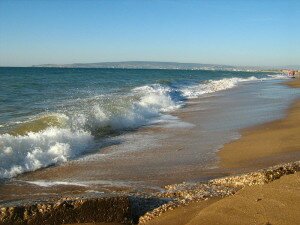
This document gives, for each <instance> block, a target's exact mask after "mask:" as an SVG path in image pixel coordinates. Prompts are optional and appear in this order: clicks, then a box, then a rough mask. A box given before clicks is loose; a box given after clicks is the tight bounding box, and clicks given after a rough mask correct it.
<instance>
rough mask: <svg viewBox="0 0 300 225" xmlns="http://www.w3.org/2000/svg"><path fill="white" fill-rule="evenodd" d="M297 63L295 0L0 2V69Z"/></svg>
mask: <svg viewBox="0 0 300 225" xmlns="http://www.w3.org/2000/svg"><path fill="white" fill-rule="evenodd" d="M128 60H139V61H140V60H141V61H142V60H151V61H177V62H198V63H216V64H231V65H259V66H261V65H271V66H273V65H276V66H278V65H279V66H280V65H295V64H298V65H299V64H300V1H298V0H294V1H293V0H281V1H279V0H277V1H276V0H270V1H268V0H259V1H255V0H248V1H246V0H223V1H221V0H219V1H217V0H212V1H208V0H207V1H201V0H199V1H189V0H182V1H179V0H177V1H175V0H172V1H171V0H170V1H167V0H160V1H158V0H144V1H143V0H139V1H129V0H128V1H125V0H119V1H118V0H107V1H96V0H93V1H92V0H91V1H89V0H81V1H79V0H68V1H62V0H52V1H46V0H40V1H29V0H23V1H21V0H20V1H14V0H0V66H30V65H33V64H44V63H62V64H63V63H76V62H83V63H88V62H105V61H128Z"/></svg>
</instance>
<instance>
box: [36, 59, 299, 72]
mask: <svg viewBox="0 0 300 225" xmlns="http://www.w3.org/2000/svg"><path fill="white" fill-rule="evenodd" d="M32 67H46V68H47V67H49V68H108V69H172V70H224V71H249V72H252V71H262V72H268V71H270V72H278V71H280V69H282V68H294V66H292V67H291V66H285V67H280V68H279V67H278V68H277V67H276V68H272V67H259V66H231V65H220V64H203V63H179V62H156V61H124V62H100V63H72V64H40V65H33V66H32ZM296 67H297V66H296ZM299 67H300V66H299Z"/></svg>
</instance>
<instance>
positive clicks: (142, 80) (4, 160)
mask: <svg viewBox="0 0 300 225" xmlns="http://www.w3.org/2000/svg"><path fill="white" fill-rule="evenodd" d="M282 78H284V76H282V75H280V74H275V73H273V74H270V73H264V72H241V71H201V70H143V69H90V68H89V69H84V68H4V67H3V68H0V178H10V177H13V176H16V175H18V174H20V173H23V172H27V171H33V170H36V169H39V168H42V167H46V166H48V165H51V164H56V163H62V162H66V161H68V160H70V159H72V158H75V157H77V156H80V155H83V154H86V153H89V152H91V151H93V150H95V149H96V148H97V146H98V145H99V143H101V140H103V139H104V138H106V137H108V136H112V135H118V134H119V133H121V132H126V131H131V130H134V129H136V128H139V127H141V126H147V125H151V124H153V123H157V122H166V123H167V122H168V120H169V119H170V121H171V120H172V116H171V115H170V114H169V113H170V112H172V111H176V109H178V108H181V107H185V104H186V102H187V101H188V100H189V99H193V98H199V97H201V96H205V95H208V94H212V93H215V92H220V91H223V90H227V89H231V88H234V87H236V86H238V85H239V84H240V83H247V82H251V83H252V82H264V81H268V80H272V79H282Z"/></svg>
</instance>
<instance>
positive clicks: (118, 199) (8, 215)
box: [0, 80, 300, 225]
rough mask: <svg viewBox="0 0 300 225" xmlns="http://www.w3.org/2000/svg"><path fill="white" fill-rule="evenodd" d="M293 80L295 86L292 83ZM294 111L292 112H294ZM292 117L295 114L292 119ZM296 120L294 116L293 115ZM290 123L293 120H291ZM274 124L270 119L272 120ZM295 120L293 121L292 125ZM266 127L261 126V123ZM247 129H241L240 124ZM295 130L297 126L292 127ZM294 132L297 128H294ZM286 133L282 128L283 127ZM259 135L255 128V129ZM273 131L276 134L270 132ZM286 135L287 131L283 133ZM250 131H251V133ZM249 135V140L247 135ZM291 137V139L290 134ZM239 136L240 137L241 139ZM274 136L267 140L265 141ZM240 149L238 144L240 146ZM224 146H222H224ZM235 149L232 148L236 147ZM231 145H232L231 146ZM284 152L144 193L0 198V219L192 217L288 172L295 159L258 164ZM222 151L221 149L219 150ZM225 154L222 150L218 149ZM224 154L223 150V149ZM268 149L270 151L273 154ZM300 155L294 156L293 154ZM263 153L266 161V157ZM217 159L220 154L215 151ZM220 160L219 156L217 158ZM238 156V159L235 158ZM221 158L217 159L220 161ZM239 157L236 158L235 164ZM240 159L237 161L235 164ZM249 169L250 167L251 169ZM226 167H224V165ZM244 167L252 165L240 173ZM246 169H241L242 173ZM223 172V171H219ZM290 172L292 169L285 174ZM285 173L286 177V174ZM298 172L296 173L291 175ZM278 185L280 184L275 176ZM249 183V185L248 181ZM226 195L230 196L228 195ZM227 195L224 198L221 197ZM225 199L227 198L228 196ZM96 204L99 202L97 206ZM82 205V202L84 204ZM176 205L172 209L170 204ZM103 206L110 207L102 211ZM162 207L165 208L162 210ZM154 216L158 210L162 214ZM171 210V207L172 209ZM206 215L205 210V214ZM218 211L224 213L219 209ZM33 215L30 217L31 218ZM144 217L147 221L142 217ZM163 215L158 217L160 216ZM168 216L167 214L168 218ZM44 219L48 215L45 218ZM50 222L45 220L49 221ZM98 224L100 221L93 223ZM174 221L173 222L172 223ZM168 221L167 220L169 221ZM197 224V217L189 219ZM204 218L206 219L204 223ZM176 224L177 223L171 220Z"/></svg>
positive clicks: (85, 220) (158, 221) (295, 165)
mask: <svg viewBox="0 0 300 225" xmlns="http://www.w3.org/2000/svg"><path fill="white" fill-rule="evenodd" d="M287 83H288V85H291V87H293V86H294V87H298V86H297V85H299V84H300V80H293V81H292V82H287ZM295 85H296V86H295ZM295 104H296V107H295V106H293V107H292V108H290V109H289V110H288V113H287V116H286V117H285V118H283V119H280V120H275V121H273V122H269V123H266V124H263V125H259V126H256V127H254V128H249V130H251V132H253V135H255V134H256V133H259V132H256V131H255V129H263V130H267V131H269V130H271V131H272V130H274V127H273V126H275V128H276V126H277V128H278V124H277V125H276V123H278V122H279V123H283V122H284V121H286V120H289V118H290V116H291V115H290V114H295V118H296V122H297V118H299V116H300V115H299V113H300V107H299V106H298V104H299V105H300V100H299V99H297V100H296V103H294V105H295ZM294 111H295V112H296V113H294ZM293 121H295V119H294V120H293ZM298 121H299V120H298ZM291 123H293V122H291ZM274 124H275V125H274ZM289 126H290V124H285V126H281V125H280V126H279V128H282V127H283V128H285V129H286V128H287V127H289ZM297 126H298V129H299V127H300V126H299V125H296V128H297ZM266 127H267V128H266ZM245 130H247V129H245ZM298 133H299V132H298ZM296 134H297V133H296ZM287 135H288V132H287ZM259 136H261V134H260V135H259ZM275 136H276V135H275ZM288 136H289V135H288ZM244 137H245V134H243V135H242V137H241V138H240V139H238V140H237V141H233V142H230V143H228V144H226V145H225V147H224V148H223V149H221V151H220V152H222V151H224V152H227V151H226V148H229V146H231V145H232V144H236V143H238V142H241V140H243V139H244ZM251 137H252V136H251ZM252 141H253V140H252ZM294 141H295V140H294ZM242 142H243V141H242ZM298 142H299V141H297V139H296V142H295V143H296V144H297V145H296V148H298V144H299V143H298ZM273 143H274V142H273V141H272V142H271V144H273ZM239 148H240V149H243V147H240V146H239ZM224 149H225V150H224ZM236 149H238V148H236ZM236 149H235V151H236ZM286 152H291V153H295V152H297V149H294V148H293V149H289V148H288V150H286V151H279V153H280V154H279V155H276V154H277V153H278V152H276V151H270V152H268V154H267V155H264V156H263V157H259V154H258V153H257V151H256V152H255V153H254V154H256V156H255V157H256V158H255V157H254V159H253V160H255V159H258V158H262V160H261V162H260V164H256V165H254V166H252V167H249V166H248V168H247V171H245V172H243V170H241V169H240V170H237V172H236V173H238V174H242V175H238V176H234V175H235V173H231V172H228V171H233V170H235V169H237V168H238V166H240V167H242V166H243V165H244V166H247V165H246V164H243V163H245V162H244V161H245V160H240V159H238V160H240V161H238V160H237V165H238V166H237V167H234V166H232V167H230V165H229V166H227V167H226V166H223V165H222V164H221V165H222V169H223V170H224V171H226V172H227V174H230V175H231V176H229V177H222V178H217V179H213V180H209V181H208V182H204V183H203V182H196V183H185V182H183V183H178V184H173V185H167V186H165V187H163V188H162V190H161V191H159V192H156V193H153V194H149V193H148V194H145V193H118V192H114V193H112V194H111V195H110V194H96V193H94V194H93V195H92V194H85V195H82V194H78V195H74V194H71V195H68V194H66V195H63V196H62V198H53V199H52V200H51V201H50V202H49V199H48V200H45V201H41V202H31V203H27V204H25V203H24V202H22V201H20V202H18V201H16V202H14V203H12V202H11V203H10V204H5V203H3V204H2V206H1V211H0V224H11V223H10V222H12V219H18V221H19V222H20V223H19V224H22V221H23V222H24V221H25V220H26V221H27V222H28V221H31V222H32V223H31V224H39V223H40V222H41V221H43V222H45V220H44V219H45V218H52V222H53V221H56V222H57V224H59V221H60V220H59V218H58V217H61V216H62V215H64V216H63V217H64V222H68V223H70V224H72V223H78V222H81V223H91V222H114V224H115V223H117V224H118V223H119V224H121V223H127V224H132V222H133V223H134V224H136V223H137V222H139V223H140V224H144V223H146V224H148V223H149V225H152V224H153V225H154V224H157V225H160V224H163V225H165V224H167V223H165V222H166V221H164V218H166V217H167V218H168V216H169V215H170V214H171V215H172V213H173V212H175V211H176V213H175V215H176V217H178V216H179V217H185V218H190V219H191V221H192V219H193V218H194V217H195V216H196V214H198V212H202V211H205V210H206V208H207V207H213V205H215V204H217V205H219V204H221V205H222V201H223V200H226V199H228V198H227V197H228V196H232V195H233V196H235V193H240V190H243V189H244V188H245V187H246V186H254V185H255V186H256V185H258V186H261V187H264V186H265V185H263V184H267V183H270V182H271V181H273V180H277V179H279V178H280V177H281V176H283V175H288V174H293V173H295V172H296V171H299V170H300V162H299V161H298V162H295V163H287V164H279V165H278V166H273V167H271V168H269V169H262V170H258V169H261V168H266V167H268V163H271V165H274V164H277V163H275V162H276V161H272V162H270V159H272V160H273V159H276V157H277V159H278V156H279V157H282V156H284V155H286ZM222 154H223V153H222ZM224 154H225V153H224ZM226 154H227V153H226ZM274 155H275V156H276V157H274ZM294 156H295V155H294V154H292V155H288V156H287V157H286V158H285V159H284V160H283V162H291V161H294V160H295V157H294ZM299 158H300V157H298V160H299ZM267 159H269V161H268V160H267ZM221 160H222V157H221ZM223 162H224V158H223ZM241 162H243V163H241ZM221 163H222V162H221ZM239 163H240V164H239ZM241 165H242V166H241ZM250 168H251V169H252V170H251V169H250ZM227 170H228V171H227ZM249 170H250V171H257V172H251V173H246V172H249ZM245 173H246V174H245ZM224 174H226V173H224ZM291 176H293V175H291ZM291 176H287V177H291ZM297 176H298V175H297ZM287 179H288V180H290V181H289V182H290V183H291V184H293V181H295V179H296V178H287ZM279 183H280V184H278V185H279V187H281V186H282V185H283V184H282V182H279ZM250 188H252V187H250ZM229 198H230V197H229ZM226 201H227V200H226ZM230 201H231V200H230ZM99 204H100V206H99ZM86 207H87V208H86ZM175 209H176V210H175ZM76 210H77V211H78V212H79V213H78V212H77V213H78V215H76V214H74V212H76ZM93 210H96V211H97V212H98V214H100V215H102V214H103V216H98V217H95V215H93V213H89V211H93ZM107 212H110V213H109V214H107ZM164 212H166V213H164ZM162 214H163V216H162V217H160V215H162ZM173 214H174V213H173ZM206 215H208V214H206ZM223 216H224V215H223ZM34 221H36V222H34ZM148 221H149V222H148ZM163 221H164V222H163ZM170 221H171V220H170ZM47 222H48V221H47ZM181 222H182V223H179V222H178V225H179V224H180V225H181V224H185V223H184V222H186V221H181ZM49 223H50V224H51V222H49ZM45 224H47V223H45ZM99 224H101V223H99ZM173 224H174V223H173ZM173 224H172V225H173ZM195 224H197V223H195ZM207 224H209V223H207ZM174 225H177V224H174Z"/></svg>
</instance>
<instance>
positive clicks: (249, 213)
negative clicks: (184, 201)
mask: <svg viewBox="0 0 300 225" xmlns="http://www.w3.org/2000/svg"><path fill="white" fill-rule="evenodd" d="M287 84H288V85H289V86H291V87H295V88H299V87H300V79H297V80H294V81H292V82H288V83H287ZM299 150H300V101H299V100H298V101H296V102H295V103H294V104H293V106H292V107H291V109H290V110H289V112H288V114H287V116H286V118H284V119H281V120H277V121H274V122H271V123H267V124H263V125H261V126H257V127H255V128H251V129H248V130H244V131H243V132H242V138H241V139H239V140H237V141H234V142H231V143H229V144H227V145H225V146H224V148H223V149H222V150H221V151H220V153H219V156H220V159H221V162H220V165H221V166H222V167H223V168H241V167H243V166H245V167H248V168H249V167H251V166H252V167H253V168H257V167H260V166H265V167H266V166H268V165H272V164H273V165H274V164H276V162H277V161H280V160H282V159H285V158H286V159H293V160H299V152H300V151H299ZM293 157H294V158H293ZM291 161H292V160H291ZM299 208H300V173H296V174H293V175H288V176H284V177H282V178H280V179H279V180H276V181H273V182H272V183H270V184H265V185H258V186H251V187H246V188H244V189H242V190H240V191H238V192H237V193H236V194H235V195H233V196H230V197H226V198H224V199H221V200H218V201H217V200H210V201H207V202H199V203H193V204H191V205H188V206H186V207H180V208H178V209H176V210H174V211H171V212H167V213H165V214H163V215H162V216H161V217H158V218H156V219H154V220H152V221H150V222H148V223H146V224H148V225H184V224H189V225H223V224H224V225H229V224H230V225H235V224H236V225H241V224H251V225H252V224H253V225H255V224H257V225H258V224H259V225H279V224H280V225H281V224H282V225H283V224H286V225H293V224H295V225H296V224H300V210H299Z"/></svg>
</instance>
